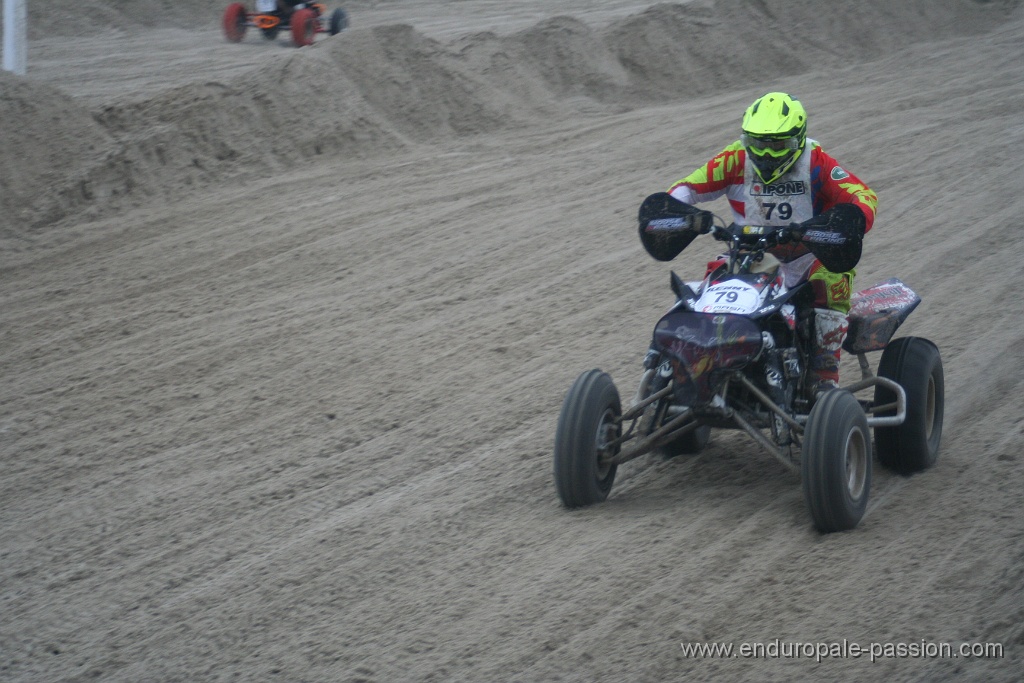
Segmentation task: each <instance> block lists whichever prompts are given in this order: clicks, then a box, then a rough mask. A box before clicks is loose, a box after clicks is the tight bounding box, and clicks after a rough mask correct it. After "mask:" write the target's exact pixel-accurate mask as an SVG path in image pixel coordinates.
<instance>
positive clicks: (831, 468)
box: [800, 389, 871, 533]
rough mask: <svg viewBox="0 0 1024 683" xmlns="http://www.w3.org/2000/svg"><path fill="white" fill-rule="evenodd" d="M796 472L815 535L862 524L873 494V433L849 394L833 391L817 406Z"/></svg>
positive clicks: (856, 403) (816, 403)
mask: <svg viewBox="0 0 1024 683" xmlns="http://www.w3.org/2000/svg"><path fill="white" fill-rule="evenodd" d="M800 469H801V477H802V480H803V481H802V485H803V490H804V499H805V500H806V501H807V507H808V508H809V509H810V512H811V518H812V519H813V520H814V526H816V527H817V528H818V530H819V531H822V532H825V533H831V532H833V531H846V530H848V529H852V528H854V527H855V526H857V524H859V523H860V520H861V518H862V517H864V511H865V510H866V509H867V504H868V495H869V494H870V492H871V432H870V431H869V429H868V420H867V416H866V415H864V409H863V408H861V405H860V403H859V402H858V401H857V399H856V398H854V396H853V394H851V393H850V392H848V391H843V390H842V389H833V390H832V391H829V392H827V393H826V394H825V395H824V396H822V397H821V398H819V399H818V400H817V401H816V402H815V404H814V407H813V408H812V409H811V414H810V415H808V416H807V426H806V429H805V431H804V444H803V452H802V454H801V463H800Z"/></svg>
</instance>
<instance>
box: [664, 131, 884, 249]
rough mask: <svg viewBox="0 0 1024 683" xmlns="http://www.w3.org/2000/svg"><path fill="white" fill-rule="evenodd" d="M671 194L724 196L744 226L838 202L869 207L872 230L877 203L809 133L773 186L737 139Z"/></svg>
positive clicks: (688, 198)
mask: <svg viewBox="0 0 1024 683" xmlns="http://www.w3.org/2000/svg"><path fill="white" fill-rule="evenodd" d="M808 152H809V153H808ZM669 194H671V195H672V196H673V197H675V198H676V199H678V200H679V201H682V202H686V203H687V204H697V203H699V202H706V201H711V200H713V199H717V198H719V197H721V196H722V195H725V196H726V197H727V198H728V200H729V206H730V207H731V208H732V214H733V221H734V222H735V223H737V224H740V225H764V226H786V225H789V224H790V223H801V222H803V221H805V220H807V219H809V218H812V217H814V216H817V215H818V214H820V213H822V212H823V211H827V210H828V209H831V208H832V207H833V206H835V205H836V204H855V205H856V206H858V207H860V209H861V211H863V212H864V217H865V219H866V221H867V222H866V225H865V231H867V230H870V229H871V226H872V224H873V223H874V220H875V210H876V209H877V207H878V197H877V196H876V195H875V193H874V192H873V191H872V190H871V189H870V188H869V187H868V186H867V185H865V184H864V183H863V182H861V181H860V180H859V179H858V178H857V177H856V176H855V175H853V174H852V173H850V172H849V171H847V170H846V169H844V168H843V167H842V166H840V165H839V162H837V161H836V160H835V159H833V158H832V157H831V156H829V155H828V154H827V153H826V152H825V151H824V150H823V149H822V148H821V145H819V144H818V142H817V141H816V140H812V139H810V138H808V139H807V145H806V147H805V148H804V153H803V154H801V155H800V158H799V159H797V161H796V163H795V164H793V168H791V169H790V170H789V171H788V172H787V173H786V174H785V175H783V176H782V177H781V178H779V179H778V180H776V181H775V182H774V183H772V184H771V185H765V184H764V183H763V182H761V179H760V178H759V177H758V175H757V173H756V172H755V170H754V168H753V165H752V163H751V161H750V160H749V159H747V153H746V150H744V149H743V145H742V143H740V142H739V141H738V140H737V141H736V142H734V143H732V144H731V145H729V146H728V147H726V148H725V149H724V150H722V151H721V152H720V153H719V154H717V155H716V156H715V157H714V158H713V159H712V160H711V161H709V162H708V163H706V164H704V166H702V167H700V168H698V169H697V170H696V171H694V172H693V173H691V174H690V175H688V176H686V177H685V178H683V179H682V180H680V181H678V182H676V183H675V184H673V185H672V187H670V188H669ZM772 253H773V254H774V255H775V256H776V257H778V258H779V259H781V260H783V261H788V260H791V259H793V258H796V257H797V256H800V255H802V254H805V253H807V248H806V247H804V246H803V245H801V244H794V245H787V246H786V247H778V248H776V249H773V250H772Z"/></svg>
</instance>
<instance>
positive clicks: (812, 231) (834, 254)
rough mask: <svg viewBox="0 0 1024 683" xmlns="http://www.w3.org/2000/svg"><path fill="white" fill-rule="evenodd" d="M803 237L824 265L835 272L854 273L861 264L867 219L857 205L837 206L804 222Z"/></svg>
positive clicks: (802, 227)
mask: <svg viewBox="0 0 1024 683" xmlns="http://www.w3.org/2000/svg"><path fill="white" fill-rule="evenodd" d="M800 227H801V230H802V232H803V237H802V238H801V239H802V241H803V243H804V244H806V245H807V248H808V249H810V250H811V253H813V254H814V256H815V257H817V259H818V260H819V261H821V263H822V265H823V266H825V267H826V268H828V269H829V270H831V271H832V272H833V273H844V272H846V271H848V270H853V269H854V268H855V267H856V266H857V263H858V262H859V261H860V255H861V246H862V243H863V241H864V229H865V228H866V227H867V219H866V218H865V217H864V212H863V211H861V210H860V208H858V207H857V206H855V205H853V204H837V205H836V206H834V207H832V208H831V209H829V210H828V211H825V212H824V213H822V214H820V215H818V216H815V217H814V218H812V219H810V220H807V221H804V223H803V225H801V226H800Z"/></svg>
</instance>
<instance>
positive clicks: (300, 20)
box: [291, 8, 317, 47]
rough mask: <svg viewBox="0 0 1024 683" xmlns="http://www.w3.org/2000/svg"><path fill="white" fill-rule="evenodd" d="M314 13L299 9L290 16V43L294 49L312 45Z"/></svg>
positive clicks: (314, 23) (314, 28)
mask: <svg viewBox="0 0 1024 683" xmlns="http://www.w3.org/2000/svg"><path fill="white" fill-rule="evenodd" d="M316 21H317V18H316V12H314V11H313V10H311V9H308V8H307V9H300V10H298V11H297V12H295V13H294V14H292V19H291V26H292V41H293V42H294V43H295V46H296V47H305V46H306V45H312V44H313V40H314V37H315V36H316Z"/></svg>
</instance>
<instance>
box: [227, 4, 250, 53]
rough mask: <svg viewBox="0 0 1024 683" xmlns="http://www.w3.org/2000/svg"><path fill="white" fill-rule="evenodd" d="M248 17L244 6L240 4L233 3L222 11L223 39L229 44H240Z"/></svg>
mask: <svg viewBox="0 0 1024 683" xmlns="http://www.w3.org/2000/svg"><path fill="white" fill-rule="evenodd" d="M248 21H249V16H248V14H247V13H246V11H245V5H243V4H242V3H240V2H233V3H231V4H230V5H228V8H227V9H226V10H224V22H223V27H224V37H225V38H227V40H228V42H229V43H240V42H242V38H244V37H245V29H246V23H247V22H248Z"/></svg>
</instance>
